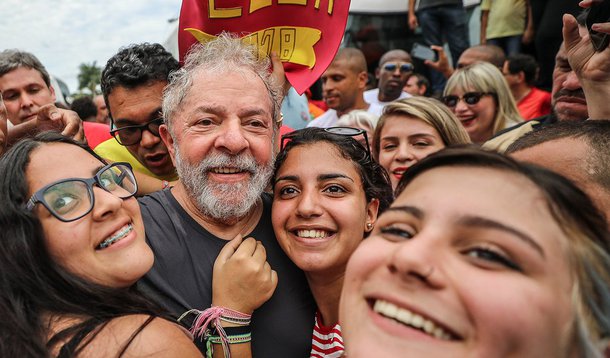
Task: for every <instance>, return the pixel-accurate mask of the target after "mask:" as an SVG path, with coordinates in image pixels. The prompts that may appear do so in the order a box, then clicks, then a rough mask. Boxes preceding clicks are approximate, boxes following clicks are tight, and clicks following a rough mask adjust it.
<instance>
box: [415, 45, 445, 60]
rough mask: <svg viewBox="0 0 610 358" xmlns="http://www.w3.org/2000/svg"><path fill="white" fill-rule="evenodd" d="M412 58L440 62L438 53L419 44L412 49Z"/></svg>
mask: <svg viewBox="0 0 610 358" xmlns="http://www.w3.org/2000/svg"><path fill="white" fill-rule="evenodd" d="M411 56H413V57H415V58H419V59H420V60H430V61H433V62H435V61H437V60H438V55H437V53H436V51H434V50H433V49H431V48H430V47H428V46H424V45H422V44H418V43H417V42H416V43H415V44H413V48H412V49H411Z"/></svg>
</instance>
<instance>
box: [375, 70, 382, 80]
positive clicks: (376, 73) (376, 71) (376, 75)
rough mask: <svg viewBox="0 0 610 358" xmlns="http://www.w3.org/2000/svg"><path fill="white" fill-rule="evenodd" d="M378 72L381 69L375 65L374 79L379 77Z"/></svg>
mask: <svg viewBox="0 0 610 358" xmlns="http://www.w3.org/2000/svg"><path fill="white" fill-rule="evenodd" d="M380 72H381V70H380V69H379V67H377V68H376V69H375V78H376V79H379V73H380Z"/></svg>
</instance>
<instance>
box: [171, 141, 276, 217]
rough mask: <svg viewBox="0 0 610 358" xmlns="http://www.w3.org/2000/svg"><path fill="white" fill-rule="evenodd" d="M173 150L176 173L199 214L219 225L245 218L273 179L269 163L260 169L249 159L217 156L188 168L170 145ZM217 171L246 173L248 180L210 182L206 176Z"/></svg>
mask: <svg viewBox="0 0 610 358" xmlns="http://www.w3.org/2000/svg"><path fill="white" fill-rule="evenodd" d="M174 150H175V159H176V171H177V172H178V176H179V177H180V181H181V182H182V184H183V185H184V188H185V189H186V192H187V194H188V195H189V197H190V198H191V199H193V200H194V202H195V205H196V206H197V208H198V209H199V210H200V211H201V212H202V214H204V215H206V216H209V217H211V218H213V219H215V220H217V221H220V222H230V221H232V220H234V219H241V218H243V217H245V216H246V215H247V214H248V213H249V212H250V210H251V209H252V208H253V207H254V206H255V205H256V203H257V201H258V199H259V197H260V196H261V194H262V193H263V191H264V190H265V188H266V187H267V184H268V183H269V180H270V179H271V176H272V175H273V162H274V160H273V159H271V160H270V161H269V163H267V164H263V165H261V164H258V163H257V162H256V160H254V158H253V157H252V156H251V155H246V154H240V155H237V156H231V155H228V154H224V153H217V154H210V155H208V156H206V157H205V158H204V159H203V160H202V161H201V162H200V163H199V164H198V165H191V164H190V163H188V162H186V161H185V160H184V159H182V157H181V155H180V150H179V149H178V146H177V145H174ZM220 167H231V168H238V169H240V170H243V171H247V172H249V173H250V179H249V181H247V182H242V183H230V184H229V183H216V182H211V181H210V180H209V178H208V172H209V171H210V170H211V169H212V168H220Z"/></svg>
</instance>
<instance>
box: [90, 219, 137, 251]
mask: <svg viewBox="0 0 610 358" xmlns="http://www.w3.org/2000/svg"><path fill="white" fill-rule="evenodd" d="M132 230H133V226H132V225H131V224H127V225H125V226H124V227H123V228H122V229H120V230H119V231H118V232H117V233H116V234H114V235H112V237H110V238H108V239H106V240H104V241H102V242H101V243H100V244H99V245H98V246H97V248H98V249H105V248H107V247H108V246H111V245H112V244H114V243H115V242H117V241H119V240H121V239H122V238H124V237H125V236H127V234H129V233H130V232H131V231H132Z"/></svg>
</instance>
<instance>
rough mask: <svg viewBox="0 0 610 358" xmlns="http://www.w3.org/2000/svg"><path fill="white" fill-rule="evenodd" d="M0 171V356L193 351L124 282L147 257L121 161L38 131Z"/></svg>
mask: <svg viewBox="0 0 610 358" xmlns="http://www.w3.org/2000/svg"><path fill="white" fill-rule="evenodd" d="M0 172H1V173H2V175H1V176H0V202H2V205H0V228H1V230H0V242H2V245H0V287H2V294H1V295H0V313H1V315H2V320H1V323H0V336H1V337H2V343H1V344H0V356H2V357H43V356H58V357H77V356H113V357H115V356H164V357H166V356H176V357H185V356H186V357H199V356H201V355H200V353H199V351H198V350H197V348H196V347H195V346H194V344H193V343H192V340H191V338H190V336H189V335H188V334H187V333H185V331H184V330H182V329H181V328H179V327H178V325H176V324H174V323H172V322H170V321H169V320H166V319H165V318H166V316H164V314H163V312H162V311H161V310H160V309H159V308H158V307H157V306H156V305H155V304H153V303H151V302H150V301H148V300H147V299H145V298H144V297H142V296H141V295H140V294H139V293H138V292H136V291H135V289H134V288H133V287H132V286H133V284H134V283H135V282H136V281H137V280H138V279H139V278H140V277H142V276H143V275H144V274H145V273H146V272H147V271H148V270H149V269H150V267H151V266H152V263H153V253H152V251H151V249H150V248H149V247H148V245H147V244H146V242H145V234H144V226H143V222H142V217H141V215H140V210H139V206H138V203H137V201H136V199H135V198H134V197H133V195H134V194H135V192H136V190H137V184H136V182H135V179H134V176H133V173H132V171H131V167H130V166H129V164H127V163H113V164H110V165H108V164H106V163H105V162H104V161H103V160H102V159H101V158H100V157H98V156H97V155H96V154H95V153H93V152H92V151H91V150H90V149H89V148H88V147H86V146H84V145H81V144H78V143H76V142H74V141H73V140H71V139H68V138H65V137H62V136H61V135H59V134H56V133H43V134H41V135H39V136H37V137H36V138H34V139H26V140H24V141H22V142H20V143H18V144H16V145H15V146H14V147H13V148H12V149H11V150H10V151H8V152H7V153H6V154H5V155H4V156H3V157H2V159H1V160H0Z"/></svg>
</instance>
